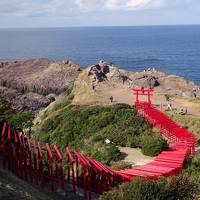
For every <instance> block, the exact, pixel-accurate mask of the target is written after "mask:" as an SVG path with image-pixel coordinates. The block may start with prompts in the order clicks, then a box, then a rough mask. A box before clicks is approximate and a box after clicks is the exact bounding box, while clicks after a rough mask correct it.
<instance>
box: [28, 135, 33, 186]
mask: <svg viewBox="0 0 200 200" xmlns="http://www.w3.org/2000/svg"><path fill="white" fill-rule="evenodd" d="M27 144H28V169H29V178H30V181H31V182H32V183H33V162H32V154H31V143H30V140H29V139H28V138H27Z"/></svg>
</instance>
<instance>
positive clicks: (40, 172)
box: [38, 142, 44, 185]
mask: <svg viewBox="0 0 200 200" xmlns="http://www.w3.org/2000/svg"><path fill="white" fill-rule="evenodd" d="M42 158H43V157H42V150H41V146H40V143H39V142H38V160H39V161H38V170H39V173H38V174H39V175H38V178H39V181H40V183H41V184H42V183H43V179H44V175H43V161H42ZM41 184H40V185H41Z"/></svg>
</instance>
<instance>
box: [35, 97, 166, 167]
mask: <svg viewBox="0 0 200 200" xmlns="http://www.w3.org/2000/svg"><path fill="white" fill-rule="evenodd" d="M70 99H72V95H71V94H69V93H68V94H65V95H64V96H63V97H62V100H59V101H58V103H55V104H54V106H53V107H51V108H50V109H49V110H48V109H47V110H46V111H45V112H44V113H43V115H42V116H41V117H40V122H38V123H37V125H36V126H35V127H34V137H36V138H37V139H38V140H40V141H44V142H49V143H55V144H57V145H58V147H59V148H60V149H61V150H62V151H64V148H65V147H66V146H69V147H70V148H72V149H78V150H80V151H81V152H82V153H84V154H85V155H88V156H92V157H93V158H95V159H97V160H100V161H101V162H103V163H104V164H108V165H109V164H110V162H111V161H117V160H120V159H121V156H120V152H119V150H118V148H117V147H116V146H117V145H118V146H129V147H144V148H143V150H144V151H143V152H144V153H145V154H146V155H152V156H154V155H156V154H157V153H159V152H160V151H161V149H162V148H165V147H166V142H164V141H163V139H162V138H161V137H160V136H159V135H158V134H155V133H153V131H152V128H151V126H150V125H149V124H148V123H147V121H146V120H145V119H143V118H141V117H140V116H139V115H138V114H137V111H136V110H135V109H134V108H131V107H130V106H128V105H122V104H121V105H112V106H74V105H71V104H70ZM106 139H109V140H111V141H112V142H113V143H114V144H110V145H106V144H105V140H106ZM147 141H150V142H147ZM149 149H150V150H149Z"/></svg>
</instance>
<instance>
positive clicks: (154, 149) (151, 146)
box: [142, 134, 168, 156]
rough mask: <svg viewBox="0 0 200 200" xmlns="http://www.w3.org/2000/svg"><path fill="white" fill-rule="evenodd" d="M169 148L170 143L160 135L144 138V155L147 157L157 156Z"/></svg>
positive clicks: (145, 136)
mask: <svg viewBox="0 0 200 200" xmlns="http://www.w3.org/2000/svg"><path fill="white" fill-rule="evenodd" d="M167 148H168V143H167V141H166V140H164V139H163V138H162V137H161V136H160V135H158V134H154V136H153V135H144V136H142V153H143V154H144V155H147V156H157V155H158V154H159V153H160V152H161V151H164V150H166V149H167Z"/></svg>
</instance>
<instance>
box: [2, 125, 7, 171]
mask: <svg viewBox="0 0 200 200" xmlns="http://www.w3.org/2000/svg"><path fill="white" fill-rule="evenodd" d="M6 128H7V124H6V122H5V123H4V125H3V129H2V133H1V154H2V159H3V167H5V164H6V163H5V162H6V160H5V159H6V150H5V134H6Z"/></svg>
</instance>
